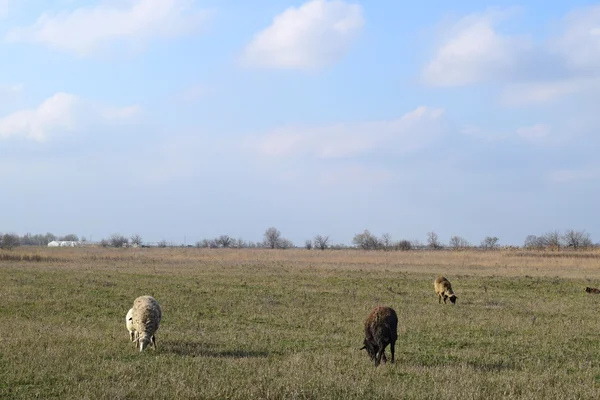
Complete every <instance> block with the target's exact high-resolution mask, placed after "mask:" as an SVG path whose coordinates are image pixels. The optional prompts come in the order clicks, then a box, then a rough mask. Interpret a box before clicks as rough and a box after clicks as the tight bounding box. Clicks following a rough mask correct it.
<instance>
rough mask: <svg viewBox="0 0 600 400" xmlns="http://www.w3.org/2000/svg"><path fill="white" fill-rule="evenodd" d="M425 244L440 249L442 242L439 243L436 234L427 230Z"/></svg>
mask: <svg viewBox="0 0 600 400" xmlns="http://www.w3.org/2000/svg"><path fill="white" fill-rule="evenodd" d="M427 246H429V247H430V248H432V249H435V250H437V249H441V248H442V244H441V243H440V240H439V239H438V235H437V233H435V232H427Z"/></svg>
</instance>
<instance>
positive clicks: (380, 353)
mask: <svg viewBox="0 0 600 400" xmlns="http://www.w3.org/2000/svg"><path fill="white" fill-rule="evenodd" d="M382 358H385V347H383V346H381V347H380V348H379V351H378V352H377V354H376V355H375V366H378V365H379V364H381V359H382Z"/></svg>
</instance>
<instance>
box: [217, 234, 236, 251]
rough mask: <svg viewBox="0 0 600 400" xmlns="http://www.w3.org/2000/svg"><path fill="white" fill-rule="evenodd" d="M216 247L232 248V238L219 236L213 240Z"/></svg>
mask: <svg viewBox="0 0 600 400" xmlns="http://www.w3.org/2000/svg"><path fill="white" fill-rule="evenodd" d="M215 242H216V243H217V247H223V248H228V247H232V246H233V238H232V237H230V236H228V235H221V236H219V237H218V238H216V239H215Z"/></svg>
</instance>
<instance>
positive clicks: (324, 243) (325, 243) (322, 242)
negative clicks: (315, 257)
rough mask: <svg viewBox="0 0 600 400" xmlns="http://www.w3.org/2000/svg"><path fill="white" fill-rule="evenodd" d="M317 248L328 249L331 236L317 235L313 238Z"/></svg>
mask: <svg viewBox="0 0 600 400" xmlns="http://www.w3.org/2000/svg"><path fill="white" fill-rule="evenodd" d="M313 243H314V246H315V249H319V250H326V249H328V248H329V236H321V235H317V236H315V238H314V239H313Z"/></svg>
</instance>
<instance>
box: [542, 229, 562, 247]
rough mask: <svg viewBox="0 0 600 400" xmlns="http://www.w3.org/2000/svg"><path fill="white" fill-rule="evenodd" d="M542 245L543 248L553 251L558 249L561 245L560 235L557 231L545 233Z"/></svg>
mask: <svg viewBox="0 0 600 400" xmlns="http://www.w3.org/2000/svg"><path fill="white" fill-rule="evenodd" d="M542 243H543V245H544V247H548V248H551V249H555V250H558V249H560V247H561V245H562V243H561V237H560V233H558V231H552V232H547V233H545V234H544V235H543V236H542Z"/></svg>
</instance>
